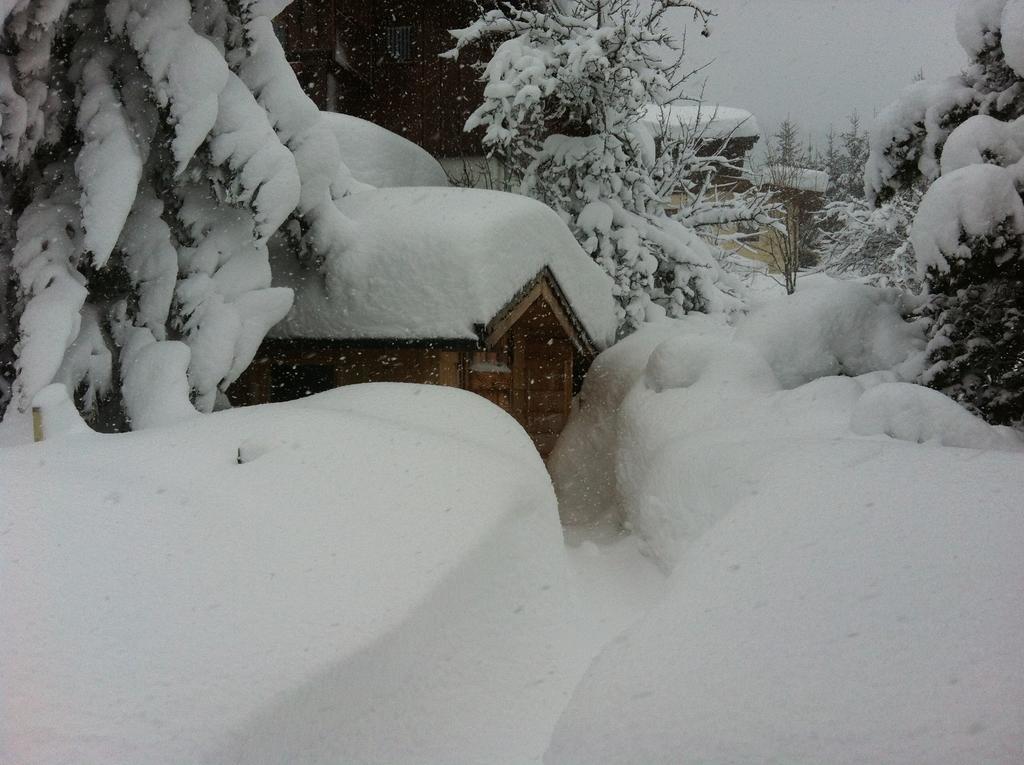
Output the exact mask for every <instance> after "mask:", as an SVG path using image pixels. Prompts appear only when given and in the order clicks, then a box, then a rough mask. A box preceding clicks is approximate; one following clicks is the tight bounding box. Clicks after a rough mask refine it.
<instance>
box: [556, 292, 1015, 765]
mask: <svg viewBox="0 0 1024 765" xmlns="http://www.w3.org/2000/svg"><path fill="white" fill-rule="evenodd" d="M922 347H923V340H922V337H921V331H920V328H919V327H916V326H915V325H911V324H907V323H904V322H903V321H902V320H901V319H900V316H899V311H898V304H897V295H896V293H895V292H886V291H881V290H877V289H873V288H870V287H864V286H862V285H858V284H852V283H836V282H833V281H832V280H829V279H827V278H810V279H806V280H803V283H802V285H801V289H800V291H798V293H797V294H796V295H795V296H794V297H792V298H786V299H780V300H777V301H770V302H766V303H765V304H764V305H763V306H761V307H760V308H759V309H757V310H754V311H753V312H752V313H751V314H750V315H749V316H748V317H747V318H746V319H745V320H744V321H743V322H742V323H741V324H740V325H739V327H738V328H737V329H736V330H732V329H731V328H729V327H726V326H724V325H721V324H716V323H714V322H711V321H708V320H706V319H701V320H698V321H690V320H687V321H685V322H680V323H678V324H677V325H676V326H675V327H669V326H668V325H667V324H665V325H661V326H660V327H652V328H650V329H647V330H642V331H641V332H639V333H638V334H637V335H635V336H633V337H631V338H629V339H628V340H626V341H625V342H622V343H620V344H619V345H617V346H615V347H614V348H612V349H611V350H610V351H608V352H607V353H606V354H604V355H603V356H602V357H601V358H600V359H599V362H598V364H597V365H596V368H595V370H594V371H593V372H592V374H591V376H590V377H589V378H588V381H587V383H586V389H585V391H584V395H585V399H584V404H583V406H582V407H581V409H580V410H579V412H578V413H577V415H576V418H575V421H574V422H572V423H571V425H570V429H568V430H567V431H566V434H565V436H563V440H562V442H561V443H560V444H559V450H558V452H557V453H556V454H555V455H554V461H553V468H554V475H555V478H556V485H557V486H558V487H559V490H560V493H561V495H562V497H563V498H565V499H567V500H569V501H568V502H567V503H565V504H567V506H566V507H564V508H563V512H567V513H570V514H576V515H577V516H584V515H585V513H586V512H587V511H588V510H590V511H592V510H593V507H590V508H588V507H587V504H588V503H589V504H590V505H597V506H598V507H601V506H603V507H604V512H606V513H611V512H614V511H616V510H618V512H622V513H624V515H625V517H626V521H627V522H628V523H629V524H631V525H632V527H633V528H634V529H636V531H637V532H638V533H639V534H640V535H641V536H642V537H643V538H644V540H645V541H646V543H647V545H648V549H649V550H650V552H651V554H652V555H653V556H654V557H655V558H656V559H657V560H658V561H659V562H660V563H661V565H662V566H663V568H664V569H665V570H666V571H671V572H672V574H671V578H670V581H669V592H668V594H667V595H666V597H665V598H664V599H663V600H662V601H661V602H660V603H659V605H658V606H656V607H655V609H654V610H653V611H652V612H651V613H650V614H649V615H648V616H647V617H646V618H645V619H643V620H642V621H641V622H640V623H639V624H638V625H637V626H635V627H633V628H631V629H630V630H628V631H626V632H625V633H624V634H623V635H622V636H620V637H619V638H618V639H616V640H615V641H613V642H612V643H611V644H610V645H609V646H608V647H607V648H606V649H605V651H604V652H603V654H602V656H601V657H600V658H599V659H598V660H597V661H596V662H595V663H594V665H593V666H592V667H591V669H590V671H589V672H588V674H587V676H586V678H585V679H584V681H583V683H582V684H581V685H580V687H579V688H578V689H577V691H576V694H575V695H574V699H573V701H572V703H571V704H570V705H569V707H568V709H567V710H566V712H565V714H564V715H563V717H562V720H561V721H560V723H559V726H558V728H557V730H556V733H555V736H554V738H553V741H552V746H551V748H550V749H549V751H548V754H547V757H546V761H547V762H550V763H565V762H572V763H595V762H621V763H627V762H645V763H654V762H665V763H690V762H692V763H698V762H701V763H705V762H714V763H761V762H776V761H778V762H815V763H817V762H827V763H865V762H886V763H907V764H908V765H909V764H910V763H921V762H929V763H963V762H999V763H1011V762H1018V761H1019V759H1020V756H1021V752H1022V751H1024V718H1022V716H1021V710H1022V709H1024V663H1022V662H1021V661H1020V657H1021V656H1022V655H1024V588H1022V587H1021V584H1022V583H1024V556H1021V555H1020V549H1021V545H1022V543H1024V513H1022V512H1021V509H1022V506H1024V505H1022V502H1024V500H1022V497H1024V442H1022V440H1021V438H1020V437H1019V434H1016V433H1014V432H1013V431H1010V430H1008V429H1006V428H994V427H991V426H989V425H987V424H985V423H984V422H982V421H981V420H979V419H977V418H975V417H973V416H971V415H969V414H968V413H967V412H966V411H964V410H963V409H961V408H960V407H959V406H958V405H957V404H955V403H954V402H952V401H951V400H949V399H948V398H946V397H944V396H942V395H941V394H938V393H936V392H934V391H931V390H928V389H925V388H921V387H919V386H916V385H910V384H908V383H905V382H900V380H901V378H904V377H909V376H912V375H913V374H914V372H915V370H916V369H918V368H919V364H920V358H921V348H922ZM841 373H843V376H838V375H840V374H841ZM950 447H959V448H950ZM601 477H603V481H602V480H601ZM581 487H588V488H589V489H590V491H589V493H588V494H586V495H584V492H583V491H582V489H581ZM580 496H585V501H580ZM616 506H617V507H616Z"/></svg>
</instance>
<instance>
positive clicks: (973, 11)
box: [865, 0, 1024, 427]
mask: <svg viewBox="0 0 1024 765" xmlns="http://www.w3.org/2000/svg"><path fill="white" fill-rule="evenodd" d="M957 38H958V39H959V41H960V43H961V45H962V46H963V47H964V49H965V50H966V51H967V53H968V55H969V56H970V59H971V62H970V65H969V66H968V67H967V68H966V69H965V70H964V72H963V73H962V74H961V75H959V76H957V77H954V78H951V79H947V80H942V81H940V82H929V81H927V80H926V81H921V82H917V83H915V84H914V85H913V86H912V87H910V88H909V89H908V90H907V91H906V92H905V94H904V95H903V97H902V98H901V99H900V100H899V101H897V102H896V103H895V104H893V105H892V106H890V107H888V108H887V109H886V110H885V111H883V112H882V114H881V115H879V118H878V120H877V123H876V126H875V129H874V130H873V133H872V136H871V157H870V160H869V162H868V167H867V172H866V176H865V183H866V188H867V191H868V195H869V197H870V198H871V199H872V201H875V202H879V203H884V202H886V201H888V200H890V199H892V198H893V196H894V195H895V194H897V193H898V192H900V191H901V190H902V189H908V188H911V187H913V186H914V185H915V184H917V183H925V184H931V185H930V186H929V188H928V190H927V192H926V193H925V195H924V198H923V199H922V200H921V205H920V210H919V211H918V213H917V216H916V218H915V220H914V224H913V229H912V235H911V241H912V243H913V247H914V254H915V258H916V262H917V275H918V277H919V278H921V279H922V280H923V281H924V282H925V284H926V286H927V288H928V292H929V296H930V297H929V302H928V304H927V305H926V306H925V308H924V312H925V314H926V315H927V316H929V317H930V318H931V320H932V324H931V329H930V342H929V347H928V351H929V361H930V366H929V368H928V369H927V370H926V371H925V373H924V376H923V380H924V382H926V383H928V384H929V385H931V386H933V387H935V388H938V389H939V390H942V391H944V392H946V393H948V394H949V395H951V396H952V397H953V398H955V399H956V400H957V401H960V402H961V403H963V404H964V405H966V406H967V407H968V408H969V409H971V410H972V411H974V412H977V413H978V414H980V415H981V416H983V417H984V418H985V419H987V420H988V421H989V422H993V423H997V424H1006V425H1015V426H1017V427H1020V426H1021V424H1022V423H1024V251H1022V244H1024V201H1022V197H1021V190H1022V188H1024V159H1022V157H1024V129H1022V125H1024V123H1022V122H1021V117H1022V116H1024V0H967V1H966V2H964V3H963V4H962V5H961V7H960V9H959V11H958V14H957Z"/></svg>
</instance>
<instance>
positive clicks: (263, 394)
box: [232, 269, 597, 457]
mask: <svg viewBox="0 0 1024 765" xmlns="http://www.w3.org/2000/svg"><path fill="white" fill-rule="evenodd" d="M596 354H597V348H596V346H595V345H594V342H593V341H592V340H591V338H590V337H589V336H588V335H587V333H586V331H585V330H584V329H583V328H582V327H581V326H580V323H579V321H578V320H577V319H576V317H575V316H574V313H573V310H572V307H571V306H570V305H569V303H568V302H567V301H566V299H565V296H564V295H563V293H562V291H561V289H560V288H559V287H558V283H557V282H556V281H555V279H554V277H553V275H552V274H551V272H550V270H548V269H544V270H543V271H541V273H539V274H537V276H536V278H534V279H533V280H531V281H530V282H529V283H527V284H526V285H524V288H523V289H522V290H521V291H520V293H519V294H517V295H516V297H515V298H514V299H513V300H511V301H510V302H509V303H508V304H507V305H506V306H503V308H502V310H501V311H499V312H498V313H497V315H495V316H494V317H493V318H492V320H491V321H490V322H488V323H487V325H485V326H482V327H480V330H479V336H478V338H477V339H476V340H475V341H474V340H464V339H448V340H445V339H434V338H401V339H398V338H391V339H381V340H372V341H366V340H363V341H359V340H346V339H332V338H319V339H305V338H290V339H282V338H270V339H268V340H267V341H265V342H264V344H263V346H262V348H261V352H260V353H259V354H258V356H257V358H256V360H255V361H254V362H253V364H252V365H251V366H250V367H249V369H248V371H247V372H246V373H245V376H244V378H243V379H242V380H240V381H239V382H238V383H236V384H235V386H234V387H233V388H232V392H233V394H234V395H235V396H236V397H237V400H238V402H239V403H242V402H244V403H262V402H274V401H288V400H291V399H295V398H300V397H302V396H307V395H310V394H313V393H319V392H321V391H324V390H329V389H331V388H335V387H338V386H340V385H350V384H353V383H367V382H404V383H427V384H431V385H449V386H451V387H454V388H462V389H463V390H468V391H471V392H473V393H476V394H478V395H480V396H483V397H484V398H486V399H488V400H490V401H491V402H493V403H495V404H497V405H498V406H500V407H501V408H502V409H504V410H505V411H507V412H508V413H509V414H511V415H512V416H513V417H515V418H516V420H518V421H519V424H520V425H522V426H523V428H524V429H525V430H526V432H527V433H528V434H529V435H530V438H532V439H533V442H534V444H536V446H537V450H538V451H539V452H540V453H541V455H542V456H545V457H546V456H547V455H548V454H549V453H550V452H551V449H552V447H553V446H554V444H555V439H556V438H558V435H559V433H561V432H562V428H563V427H564V426H565V422H566V420H567V419H568V417H569V411H570V408H571V407H572V398H573V395H574V394H575V393H577V392H578V391H579V385H580V383H581V382H582V379H583V374H584V372H585V371H586V369H587V367H589V366H590V362H591V361H592V360H593V358H594V356H595V355H596Z"/></svg>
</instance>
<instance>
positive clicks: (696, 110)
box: [641, 103, 761, 139]
mask: <svg viewBox="0 0 1024 765" xmlns="http://www.w3.org/2000/svg"><path fill="white" fill-rule="evenodd" d="M641 123H642V124H643V125H645V126H646V127H647V128H648V129H649V130H650V131H651V132H652V133H653V134H655V135H659V134H660V133H661V130H662V127H663V126H664V128H665V130H666V131H667V132H668V134H669V135H671V136H672V137H674V138H685V137H686V136H687V135H692V134H698V135H703V136H705V137H706V138H709V139H711V138H719V139H720V138H727V137H729V138H760V137H761V128H760V127H759V126H758V124H757V118H756V117H754V115H753V114H751V113H750V112H748V111H746V110H745V109H737V108H736V107H733V106H716V105H715V104H699V105H698V104H688V103H681V104H668V105H665V106H662V105H659V104H649V105H648V106H647V109H646V110H645V112H644V115H643V117H642V118H641Z"/></svg>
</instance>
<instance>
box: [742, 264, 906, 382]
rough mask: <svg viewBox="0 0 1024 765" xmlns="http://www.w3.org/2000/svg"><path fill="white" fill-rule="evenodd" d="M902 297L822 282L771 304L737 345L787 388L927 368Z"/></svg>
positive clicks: (750, 319)
mask: <svg viewBox="0 0 1024 765" xmlns="http://www.w3.org/2000/svg"><path fill="white" fill-rule="evenodd" d="M901 310H902V306H901V305H900V295H899V292H898V291H896V290H881V289H877V288H875V287H870V286H868V285H864V284H856V283H853V282H841V281H836V280H834V279H831V278H828V277H821V276H816V277H813V278H806V279H802V280H801V284H800V285H799V288H798V290H797V292H796V293H795V294H794V295H792V296H790V297H789V298H788V299H786V300H775V301H770V302H767V303H765V304H763V305H761V306H759V307H757V308H755V309H754V310H753V311H751V313H750V314H749V315H748V316H746V317H745V318H744V319H743V320H742V321H741V322H740V323H739V324H738V326H737V330H736V339H737V340H741V341H744V342H746V343H747V344H748V345H751V346H753V347H755V348H757V349H759V351H760V352H761V353H762V354H763V355H764V356H765V358H766V359H767V360H768V363H769V364H770V365H771V367H772V369H773V370H774V371H775V374H776V376H777V377H778V378H779V382H780V383H781V384H782V386H783V387H784V388H795V387H796V386H798V385H802V384H804V383H806V382H809V381H811V380H814V379H816V378H818V377H824V376H826V375H837V374H845V375H850V376H857V375H861V374H864V373H866V372H872V371H875V370H879V369H890V368H893V367H895V366H897V365H900V364H903V365H904V366H903V367H902V372H903V374H904V376H905V377H906V378H908V379H909V378H910V377H912V376H913V374H914V372H915V371H916V369H917V368H919V366H920V365H921V364H923V352H924V347H925V341H924V332H923V328H922V327H921V326H920V325H919V324H910V323H907V322H905V321H903V320H902V318H901V317H900V312H901Z"/></svg>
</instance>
